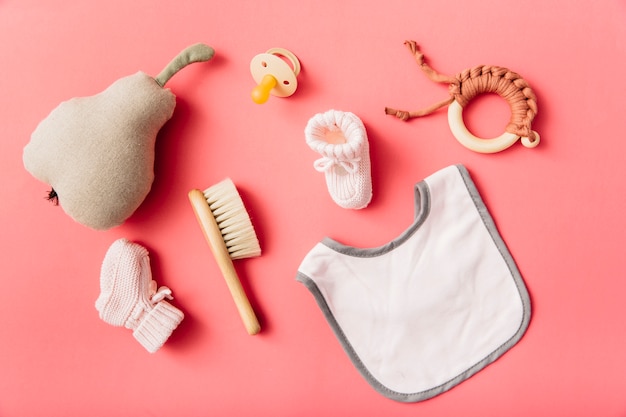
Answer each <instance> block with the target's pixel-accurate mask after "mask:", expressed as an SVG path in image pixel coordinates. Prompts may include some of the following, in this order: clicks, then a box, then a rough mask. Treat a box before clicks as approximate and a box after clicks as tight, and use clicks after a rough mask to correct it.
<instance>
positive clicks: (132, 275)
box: [96, 239, 184, 353]
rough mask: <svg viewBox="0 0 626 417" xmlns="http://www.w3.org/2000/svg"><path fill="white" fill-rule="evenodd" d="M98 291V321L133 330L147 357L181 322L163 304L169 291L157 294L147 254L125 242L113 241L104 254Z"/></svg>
mask: <svg viewBox="0 0 626 417" xmlns="http://www.w3.org/2000/svg"><path fill="white" fill-rule="evenodd" d="M100 290H101V292H100V296H99V297H98V299H97V300H96V309H97V310H98V312H99V313H100V318H101V319H102V320H103V321H105V322H106V323H108V324H111V325H113V326H124V327H126V328H128V329H131V330H133V336H134V337H135V339H137V341H139V343H141V345H142V346H143V347H145V348H146V350H148V351H149V352H150V353H154V352H156V351H157V350H159V348H160V347H161V346H163V344H164V343H165V342H166V341H167V339H168V338H169V337H170V335H171V334H172V332H173V331H174V329H176V327H178V325H179V324H180V322H181V321H182V320H183V317H184V315H183V312H182V311H180V310H179V309H177V308H176V307H174V306H173V305H171V304H170V303H168V302H167V301H165V300H164V299H165V298H167V299H170V300H171V299H172V298H173V297H172V295H171V294H172V292H171V290H170V289H169V288H167V287H161V288H159V289H158V290H157V283H156V281H154V280H153V279H152V271H151V269H150V258H149V257H148V251H147V250H146V249H145V248H144V247H143V246H141V245H138V244H136V243H131V242H129V241H128V240H126V239H118V240H116V241H115V242H113V244H112V245H111V247H110V248H109V250H108V251H107V253H106V255H105V258H104V261H103V262H102V269H101V273H100Z"/></svg>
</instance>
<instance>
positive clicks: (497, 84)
mask: <svg viewBox="0 0 626 417" xmlns="http://www.w3.org/2000/svg"><path fill="white" fill-rule="evenodd" d="M404 44H405V45H406V46H407V48H408V49H409V51H410V52H411V53H412V54H413V56H414V57H415V60H416V61H417V63H418V65H419V66H420V68H421V69H422V71H423V72H424V73H425V74H426V76H427V77H428V78H429V79H430V80H432V81H434V82H438V83H446V84H449V87H448V91H449V93H450V97H449V98H448V99H446V100H443V101H441V102H439V103H436V104H434V105H432V106H430V107H427V108H425V109H422V110H418V111H404V110H396V109H392V108H389V107H386V108H385V113H386V114H389V115H393V116H396V117H397V118H399V119H401V120H405V121H406V120H409V119H411V118H414V117H421V116H426V115H429V114H431V113H433V112H434V111H436V110H438V109H440V108H442V107H445V106H449V107H448V124H449V125H450V130H451V131H452V134H453V135H454V137H455V138H456V139H457V140H458V141H459V142H461V144H462V145H463V146H465V147H466V148H468V149H471V150H473V151H475V152H480V153H494V152H500V151H502V150H504V149H506V148H508V147H509V146H511V145H513V144H514V143H515V142H516V141H517V140H518V139H520V138H521V142H522V145H524V146H525V147H527V148H534V147H535V146H537V145H538V144H539V134H538V133H537V132H535V131H534V130H532V129H531V123H532V121H533V119H534V118H535V116H536V115H537V98H536V97H535V93H534V92H533V90H532V89H531V88H530V86H529V85H528V83H527V82H526V81H525V80H524V79H523V78H522V77H521V76H520V75H519V74H517V73H515V72H513V71H510V70H508V69H506V68H502V67H496V66H489V65H479V66H476V67H473V68H469V69H466V70H465V71H463V72H461V73H459V74H457V75H456V76H454V77H451V76H447V75H443V74H440V73H438V72H437V71H435V70H434V69H432V68H431V67H430V66H429V65H428V64H426V63H425V62H424V55H423V54H422V53H421V52H420V50H419V48H418V46H417V44H416V43H415V41H406V42H405V43H404ZM484 93H495V94H498V95H499V96H500V97H502V98H503V99H505V100H506V101H507V102H508V103H509V105H510V107H511V119H510V120H509V123H508V124H507V126H506V128H505V131H504V133H503V134H502V135H500V136H498V137H497V138H493V139H482V138H478V137H476V136H474V135H473V134H472V133H471V132H470V131H469V130H468V129H467V127H465V124H464V122H463V108H464V107H465V106H466V105H467V104H468V103H469V102H470V101H471V100H472V99H473V98H474V97H476V96H478V95H480V94H484Z"/></svg>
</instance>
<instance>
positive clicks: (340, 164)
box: [304, 110, 372, 209]
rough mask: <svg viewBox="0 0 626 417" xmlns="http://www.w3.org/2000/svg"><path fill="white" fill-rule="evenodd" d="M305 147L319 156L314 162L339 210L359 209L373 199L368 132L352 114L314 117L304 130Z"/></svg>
mask: <svg viewBox="0 0 626 417" xmlns="http://www.w3.org/2000/svg"><path fill="white" fill-rule="evenodd" d="M304 136H305V139H306V142H307V144H308V145H309V146H310V147H311V149H313V150H314V151H316V152H319V153H320V154H321V155H322V158H320V159H318V160H317V161H315V163H314V167H315V169H316V170H318V171H320V172H324V174H325V178H326V186H327V187H328V192H329V193H330V196H331V197H332V199H333V201H335V203H337V204H338V205H339V206H340V207H343V208H349V209H362V208H365V207H367V205H368V204H369V203H370V201H371V199H372V178H371V172H370V170H371V169H370V155H369V143H368V141H367V133H366V132H365V126H364V125H363V122H361V119H359V118H358V117H357V116H356V115H355V114H353V113H349V112H342V111H337V110H329V111H327V112H325V113H319V114H316V115H315V116H313V117H312V118H311V119H310V120H309V122H308V123H307V126H306V128H305V129H304Z"/></svg>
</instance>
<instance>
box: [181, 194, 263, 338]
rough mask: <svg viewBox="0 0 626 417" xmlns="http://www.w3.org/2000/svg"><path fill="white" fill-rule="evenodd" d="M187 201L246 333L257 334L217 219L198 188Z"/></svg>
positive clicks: (249, 307) (248, 302)
mask: <svg viewBox="0 0 626 417" xmlns="http://www.w3.org/2000/svg"><path fill="white" fill-rule="evenodd" d="M189 201H190V202H191V206H192V207H193V211H194V212H195V213H196V218H197V219H198V223H200V226H201V228H202V232H203V233H204V237H205V238H206V241H207V243H208V244H209V247H210V248H211V252H213V256H214V257H215V260H216V261H217V265H218V266H219V268H220V271H221V272H222V275H223V276H224V279H225V280H226V284H227V285H228V289H229V290H230V294H231V295H232V297H233V300H234V301H235V305H236V306H237V310H238V311H239V315H240V316H241V319H242V320H243V324H244V325H245V327H246V330H247V331H248V334H250V335H255V334H257V333H258V332H259V331H260V330H261V326H260V325H259V321H258V320H257V317H256V315H255V314H254V310H253V309H252V306H251V305H250V301H249V300H248V297H247V296H246V293H245V291H244V290H243V287H242V286H241V281H239V277H238V276H237V272H236V271H235V267H234V265H233V261H232V259H231V258H230V254H229V253H228V248H227V247H226V244H225V243H224V238H223V237H222V232H221V231H220V228H219V225H218V224H217V221H215V217H214V216H213V213H212V212H211V209H210V208H209V205H208V203H207V201H206V198H205V197H204V193H203V192H202V191H200V190H191V191H190V192H189Z"/></svg>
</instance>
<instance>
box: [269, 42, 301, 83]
mask: <svg viewBox="0 0 626 417" xmlns="http://www.w3.org/2000/svg"><path fill="white" fill-rule="evenodd" d="M265 53H266V54H272V55H278V56H284V57H285V58H287V59H288V60H289V62H291V66H292V68H293V74H294V75H295V76H296V77H297V76H298V75H299V74H300V69H301V66H300V61H299V60H298V57H297V56H295V54H294V53H293V52H291V51H290V50H288V49H285V48H271V49H268V50H267V51H266V52H265Z"/></svg>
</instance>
